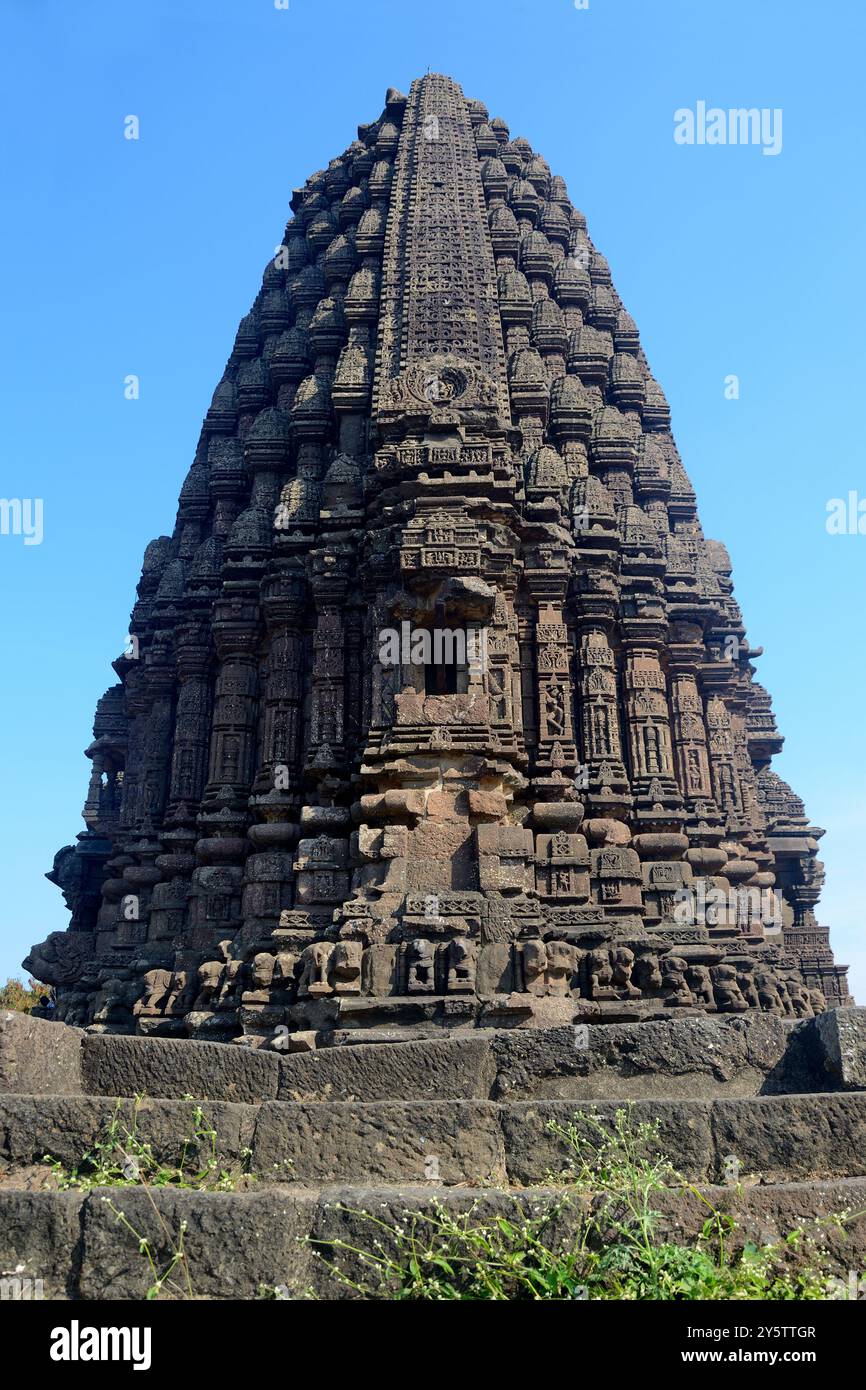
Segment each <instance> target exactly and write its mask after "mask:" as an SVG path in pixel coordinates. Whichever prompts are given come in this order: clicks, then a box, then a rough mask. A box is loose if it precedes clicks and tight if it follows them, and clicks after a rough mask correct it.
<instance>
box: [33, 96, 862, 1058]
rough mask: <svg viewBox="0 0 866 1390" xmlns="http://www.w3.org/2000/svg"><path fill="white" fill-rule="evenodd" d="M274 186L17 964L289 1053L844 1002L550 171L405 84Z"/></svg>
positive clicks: (798, 828) (703, 592)
mask: <svg viewBox="0 0 866 1390" xmlns="http://www.w3.org/2000/svg"><path fill="white" fill-rule="evenodd" d="M291 206H292V210H293V213H294V217H293V219H292V220H291V221H290V222H289V225H288V227H287V228H286V232H285V237H284V240H283V244H282V246H281V248H280V250H279V252H278V254H277V256H276V257H275V258H274V260H273V261H272V262H271V263H270V264H269V265H268V267H267V269H266V271H265V274H264V279H263V284H262V289H261V292H260V294H259V295H258V297H257V299H256V302H255V304H254V305H253V308H252V310H251V312H250V313H249V315H247V317H246V318H245V319H244V320H243V322H242V323H241V325H240V328H239V330H238V334H237V337H236V339H235V344H234V348H233V350H232V354H231V357H230V359H229V362H228V365H227V368H226V372H225V375H224V377H223V380H222V381H221V382H220V383H219V385H218V386H217V389H216V391H215V393H214V397H213V401H212V403H211V405H210V408H209V409H208V411H207V414H206V416H205V421H204V426H203V430H202V435H201V441H200V444H199V447H198V449H197V451H196V455H195V459H194V461H193V463H192V467H191V469H190V472H189V474H188V476H187V479H186V481H185V482H184V484H183V487H182V489H181V493H180V504H179V509H178V514H177V522H176V525H175V528H174V531H173V533H172V535H171V536H170V537H160V538H159V539H158V540H156V541H153V542H152V543H151V544H150V545H149V546H148V548H147V551H146V554H145V560H144V567H143V571H142V577H141V581H140V584H139V586H138V597H137V601H136V604H135V607H134V609H133V614H132V621H131V626H130V632H131V640H130V644H129V647H128V649H127V651H126V652H125V653H124V655H123V656H121V657H120V658H119V659H118V660H117V661H116V662H115V663H114V667H115V670H116V671H117V674H118V677H119V681H120V683H119V684H118V685H115V686H113V687H112V688H111V689H110V690H109V691H108V692H107V694H106V695H105V696H104V697H103V698H102V700H101V701H100V702H99V706H98V709H97V714H96V722H95V725H94V738H93V742H92V743H91V744H90V746H89V748H88V750H87V754H88V757H90V758H91V760H92V764H93V772H92V776H91V779H90V786H89V790H88V795H87V802H86V806H85V821H86V825H87V829H86V830H85V831H84V832H83V833H82V834H81V835H80V836H79V837H78V841H77V843H76V845H75V846H74V847H66V848H65V849H63V850H61V851H60V853H59V854H58V856H57V858H56V860H55V864H54V869H53V871H52V873H51V874H50V875H49V877H50V878H51V879H52V881H54V882H56V883H57V884H58V885H59V886H60V887H61V889H62V890H63V893H64V895H65V898H66V901H67V904H68V906H69V908H70V909H71V912H72V922H71V926H70V929H69V931H68V932H67V933H53V934H52V935H51V936H50V937H49V938H48V940H47V941H46V942H44V943H43V944H42V945H41V946H38V947H35V948H34V950H33V951H32V952H31V954H30V956H29V957H28V959H27V961H26V962H25V965H26V967H27V969H29V970H30V971H31V972H32V973H33V974H34V975H35V976H37V977H38V978H39V979H40V980H43V981H45V982H46V983H49V984H52V985H54V987H55V992H56V1016H57V1017H58V1018H60V1019H65V1020H66V1021H67V1022H68V1023H73V1024H77V1025H80V1026H85V1027H88V1028H89V1029H90V1030H91V1031H95V1032H109V1033H111V1032H115V1033H130V1032H138V1033H144V1034H157V1035H173V1036H180V1037H190V1038H209V1039H217V1040H224V1041H230V1040H235V1041H238V1042H243V1043H247V1044H249V1045H253V1046H265V1047H274V1046H281V1045H285V1042H286V1040H288V1045H289V1047H292V1048H295V1049H300V1048H306V1047H310V1046H323V1045H327V1044H329V1043H337V1042H347V1041H352V1040H357V1041H360V1040H371V1039H405V1038H408V1037H412V1036H440V1035H441V1034H442V1033H443V1032H457V1031H461V1030H467V1029H473V1028H478V1027H497V1028H504V1027H539V1026H550V1025H556V1024H559V1023H584V1022H586V1023H590V1024H595V1023H604V1022H606V1021H626V1022H627V1021H640V1020H644V1019H659V1018H669V1017H672V1016H676V1017H683V1016H688V1015H690V1014H696V1015H701V1014H712V1013H739V1012H745V1011H748V1010H752V1011H755V1010H764V1011H770V1012H775V1013H779V1014H784V1015H787V1016H790V1017H803V1016H805V1015H809V1014H812V1013H814V1012H816V1011H820V1010H822V1009H823V1008H824V1007H825V1006H826V1005H827V1004H831V1005H840V1004H846V1003H850V1002H851V1001H850V997H849V995H848V993H847V987H846V983H845V969H844V967H841V966H837V965H835V964H834V960H833V955H832V953H831V951H830V947H829V943H828V936H827V930H826V928H824V927H822V926H820V925H818V923H817V921H816V918H815V908H816V904H817V901H818V896H819V891H820V886H821V881H822V866H821V865H820V863H819V862H818V860H817V858H816V852H817V848H818V838H819V837H820V835H821V834H822V832H821V831H820V830H818V829H816V828H815V827H813V826H811V825H810V824H809V822H808V819H807V817H806V815H805V812H804V810H803V806H802V803H801V802H800V801H799V800H798V798H797V797H796V796H794V794H793V793H792V792H791V790H790V789H789V788H788V787H787V785H786V784H785V783H784V782H782V781H781V780H780V779H779V778H778V777H777V776H776V774H775V773H773V772H772V771H771V769H770V763H771V759H772V757H773V755H774V754H775V753H776V752H777V751H778V750H779V748H780V746H781V742H782V741H781V738H780V737H779V735H778V733H777V731H776V727H775V723H774V720H773V715H772V712H771V708H770V701H769V697H768V695H767V693H766V691H764V690H763V688H762V687H761V686H760V685H758V684H756V683H755V682H754V680H753V674H754V665H753V663H754V661H755V659H756V658H757V657H758V656H759V655H760V653H759V652H758V651H756V650H754V649H752V648H750V646H749V644H748V642H747V640H746V636H745V629H744V626H743V621H742V617H741V615H740V611H739V608H738V606H737V604H736V602H735V600H734V598H733V594H732V586H731V577H730V568H731V567H730V561H729V559H728V556H727V553H726V551H725V549H724V547H723V546H722V545H720V544H719V543H717V542H714V541H708V540H707V539H705V537H704V535H703V532H702V530H701V527H700V523H699V521H698V517H697V511H696V503H695V494H694V491H693V489H692V486H691V484H690V482H689V480H688V478H687V476H686V473H685V470H684V468H683V465H682V462H681V460H680V457H679V454H678V452H677V448H676V444H675V443H674V440H673V437H672V435H671V430H670V415H669V411H668V407H667V403H666V401H665V398H664V395H663V394H662V391H661V389H660V387H659V385H658V384H657V382H656V381H655V380H654V379H653V377H652V375H651V373H650V370H649V366H648V364H647V361H646V358H645V356H644V354H643V351H642V349H641V346H640V342H639V338H638V333H637V329H636V327H635V324H634V322H633V320H632V319H631V317H630V316H629V315H628V313H627V312H626V311H625V309H624V307H623V305H622V303H621V302H620V300H619V297H618V295H617V293H616V290H615V289H614V287H613V284H612V281H611V274H610V269H609V267H608V264H607V262H606V261H605V259H604V257H603V256H601V255H600V253H599V252H598V251H597V250H596V248H595V247H594V245H593V243H592V242H591V240H590V238H589V236H588V233H587V230H586V223H585V220H584V218H583V216H582V214H581V213H579V212H578V211H577V210H576V209H575V208H574V207H573V206H572V204H571V203H570V202H569V200H568V197H567V195H566V191H565V186H564V184H563V182H562V179H561V178H559V177H554V176H552V175H551V173H550V170H549V168H548V166H547V165H546V163H545V162H544V160H543V159H541V158H540V156H538V155H536V154H534V153H533V151H532V150H531V149H530V147H529V145H528V143H527V142H526V141H525V140H522V139H515V140H511V139H510V138H509V131H508V129H507V127H506V126H505V124H504V123H503V122H502V121H501V120H499V119H497V120H492V121H491V120H489V119H488V113H487V111H486V110H485V108H484V107H483V105H482V104H481V103H480V102H477V101H468V100H467V99H466V98H464V96H463V94H462V92H461V90H460V88H459V87H458V86H457V84H456V83H455V82H453V81H451V80H450V79H449V78H447V77H443V76H439V75H436V74H430V75H428V76H427V77H424V78H422V79H420V80H419V81H417V82H415V83H413V85H412V88H411V91H410V93H409V96H408V97H404V96H402V95H400V94H399V93H398V92H396V91H394V90H391V91H389V92H388V94H387V98H386V105H385V110H384V112H383V113H382V115H381V117H380V118H379V120H378V121H376V122H374V123H372V124H370V125H365V126H362V127H360V129H359V135H358V139H357V140H356V141H354V143H353V144H352V145H351V146H350V147H349V148H348V149H347V150H346V152H345V153H344V154H343V155H341V156H340V157H339V158H337V159H335V160H333V161H332V162H331V164H330V165H329V166H328V168H327V169H326V170H325V171H323V172H320V173H317V174H315V175H313V177H312V178H311V179H309V180H308V182H307V184H306V185H305V187H304V188H303V189H299V190H297V191H296V192H295V193H294V195H293V197H292V202H291Z"/></svg>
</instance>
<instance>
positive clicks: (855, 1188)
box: [0, 1009, 866, 1299]
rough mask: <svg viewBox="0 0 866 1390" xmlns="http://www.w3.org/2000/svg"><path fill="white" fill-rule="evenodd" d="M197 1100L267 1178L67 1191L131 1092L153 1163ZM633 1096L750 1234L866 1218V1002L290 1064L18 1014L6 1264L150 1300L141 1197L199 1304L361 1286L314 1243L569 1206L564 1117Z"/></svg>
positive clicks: (229, 1159) (833, 1247)
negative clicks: (337, 1273)
mask: <svg viewBox="0 0 866 1390" xmlns="http://www.w3.org/2000/svg"><path fill="white" fill-rule="evenodd" d="M135 1096H143V1097H144V1099H143V1100H142V1101H141V1102H140V1103H138V1104H136V1102H135V1101H134V1100H133V1099H132V1098H133V1097H135ZM189 1097H192V1098H193V1099H194V1100H195V1101H196V1102H198V1103H200V1104H201V1106H202V1109H203V1112H204V1114H205V1116H206V1119H207V1122H208V1124H209V1125H211V1126H212V1127H213V1129H214V1130H215V1131H216V1135H217V1140H216V1144H217V1149H216V1156H217V1159H218V1161H219V1163H220V1164H221V1165H225V1166H226V1167H230V1166H235V1165H236V1166H240V1165H242V1164H243V1165H246V1167H247V1168H248V1169H249V1170H250V1171H251V1172H252V1173H253V1174H255V1175H256V1179H257V1180H256V1182H255V1183H254V1184H253V1185H252V1186H250V1187H249V1188H248V1189H247V1190H235V1191H227V1192H219V1191H206V1192H205V1191H187V1190H178V1189H171V1188H160V1189H152V1190H149V1191H144V1190H143V1189H142V1188H141V1187H129V1188H111V1189H108V1190H106V1191H100V1190H94V1191H91V1192H89V1193H82V1192H80V1191H76V1190H69V1191H61V1190H57V1188H56V1184H55V1183H53V1182H52V1180H51V1178H50V1170H49V1169H47V1167H46V1165H45V1164H44V1162H43V1160H44V1156H45V1155H46V1154H49V1155H51V1156H52V1157H53V1158H55V1159H58V1160H60V1161H61V1163H63V1165H64V1166H65V1167H72V1166H74V1165H75V1164H76V1163H78V1162H79V1161H80V1159H81V1157H82V1155H83V1154H84V1153H85V1152H86V1151H87V1150H88V1149H90V1148H91V1147H92V1146H93V1144H94V1142H95V1141H96V1140H97V1139H98V1137H99V1136H100V1135H101V1134H102V1133H104V1130H105V1127H106V1125H107V1123H108V1122H109V1121H110V1119H111V1117H112V1115H113V1114H114V1113H115V1109H116V1107H117V1104H118V1099H120V1110H121V1114H122V1115H123V1116H124V1117H125V1118H126V1119H127V1120H128V1121H129V1122H131V1120H132V1117H133V1112H134V1110H135V1111H136V1126H137V1134H138V1135H139V1137H140V1138H141V1139H142V1140H144V1141H147V1142H148V1143H149V1144H150V1145H151V1146H152V1149H153V1152H154V1154H155V1155H156V1156H157V1157H158V1158H159V1159H160V1160H161V1161H164V1162H166V1163H171V1162H176V1161H177V1160H178V1159H179V1157H180V1152H181V1148H182V1145H183V1141H184V1138H185V1137H186V1136H188V1134H189V1132H190V1119H191V1113H192V1106H191V1104H190V1100H189ZM627 1102H631V1103H632V1104H633V1111H632V1113H633V1117H634V1119H635V1121H638V1122H639V1121H641V1120H653V1121H657V1122H658V1123H659V1126H660V1134H661V1145H662V1147H663V1148H664V1150H665V1152H666V1153H667V1155H668V1157H669V1158H670V1159H671V1161H672V1162H673V1163H674V1164H675V1166H676V1167H677V1168H678V1169H679V1171H680V1172H681V1173H682V1174H683V1175H684V1176H685V1177H686V1178H687V1179H689V1180H690V1181H691V1182H693V1183H694V1184H695V1185H696V1187H697V1188H699V1189H700V1190H701V1191H703V1192H704V1193H706V1194H707V1195H709V1196H710V1198H711V1200H712V1201H713V1202H714V1203H715V1204H716V1205H717V1206H720V1207H722V1208H724V1209H725V1210H728V1211H730V1212H731V1213H732V1214H733V1215H734V1216H735V1218H736V1220H737V1222H738V1233H737V1234H738V1238H739V1239H756V1238H757V1239H759V1240H766V1239H775V1238H776V1237H778V1236H780V1235H784V1234H786V1233H787V1232H789V1231H790V1230H791V1229H793V1228H794V1227H796V1226H798V1225H802V1224H803V1223H804V1222H810V1221H812V1220H815V1219H820V1218H822V1217H826V1216H828V1215H831V1214H832V1213H835V1212H842V1211H851V1212H860V1211H863V1212H864V1213H866V1010H862V1009H842V1010H834V1011H831V1012H829V1013H826V1014H824V1015H821V1016H820V1017H818V1018H816V1019H807V1020H803V1021H801V1022H792V1021H789V1020H783V1019H779V1018H776V1017H774V1016H770V1015H754V1016H752V1015H740V1016H736V1015H731V1016H727V1017H725V1016H719V1017H715V1018H709V1017H708V1018H706V1019H689V1020H683V1021H676V1020H671V1021H670V1022H661V1023H646V1024H619V1025H609V1026H604V1027H596V1028H586V1027H584V1028H573V1027H565V1028H558V1029H554V1030H539V1031H532V1030H527V1031H522V1030H514V1031H505V1032H494V1031H491V1032H489V1033H486V1032H484V1033H482V1032H478V1031H476V1032H472V1033H467V1034H464V1035H458V1036H452V1037H450V1038H444V1039H442V1040H441V1041H419V1042H409V1043H396V1044H381V1045H377V1044H361V1045H358V1046H353V1047H333V1048H328V1049H323V1050H320V1051H313V1052H305V1053H294V1054H290V1055H286V1056H282V1055H279V1054H277V1053H273V1052H261V1051H255V1050H251V1049H247V1048H243V1047H235V1046H231V1045H226V1044H219V1043H190V1042H189V1041H183V1042H179V1041H173V1040H168V1039H166V1040H161V1039H156V1038H140V1037H126V1036H113V1035H98V1034H93V1035H92V1034H86V1033H80V1032H78V1031H77V1030H74V1029H70V1028H65V1027H63V1026H61V1025H57V1024H50V1023H45V1022H42V1021H40V1020H35V1019H30V1018H28V1017H27V1016H25V1015H19V1014H5V1015H3V1014H0V1271H10V1270H16V1269H19V1270H21V1269H23V1271H24V1272H26V1276H27V1277H31V1278H33V1279H41V1280H42V1281H43V1287H44V1291H45V1296H46V1297H52V1298H85V1299H86V1298H96V1297H111V1298H140V1297H143V1296H144V1293H145V1292H146V1289H147V1287H148V1285H149V1283H150V1282H151V1279H150V1274H149V1270H148V1267H147V1263H146V1261H145V1260H144V1259H143V1258H142V1256H141V1254H140V1253H139V1250H138V1245H137V1241H136V1240H135V1238H134V1237H133V1235H132V1234H131V1233H130V1231H129V1229H128V1228H127V1227H125V1226H124V1225H123V1224H122V1223H121V1222H120V1220H119V1219H118V1216H117V1213H116V1209H120V1210H122V1211H123V1213H124V1214H125V1216H126V1217H127V1219H128V1221H129V1224H130V1225H131V1226H132V1227H133V1228H134V1229H135V1231H138V1232H140V1233H141V1234H143V1235H146V1236H147V1237H148V1239H149V1240H150V1241H151V1242H152V1243H153V1248H154V1249H155V1250H157V1251H159V1252H160V1253H161V1255H162V1256H164V1258H165V1260H166V1261H167V1260H168V1259H169V1258H170V1256H171V1252H172V1248H173V1246H172V1241H173V1239H174V1236H175V1234H176V1233H177V1232H178V1231H179V1230H180V1226H181V1223H182V1222H185V1223H186V1226H185V1232H184V1248H185V1250H186V1253H187V1259H188V1266H189V1269H190V1274H191V1281H192V1287H193V1289H194V1292H195V1294H196V1296H198V1297H207V1298H248V1299H252V1298H256V1297H259V1296H261V1290H262V1288H263V1287H273V1286H286V1287H288V1288H289V1289H291V1290H293V1291H295V1292H297V1291H300V1290H303V1289H305V1288H313V1289H316V1290H317V1291H318V1292H319V1293H320V1294H321V1295H322V1296H326V1297H341V1296H346V1294H347V1292H348V1291H347V1290H346V1289H345V1288H342V1287H341V1286H339V1285H336V1284H335V1283H334V1282H333V1280H332V1279H331V1277H330V1276H328V1274H327V1272H326V1271H325V1270H324V1269H323V1268H322V1264H321V1261H319V1260H317V1259H315V1258H314V1255H313V1249H314V1248H316V1246H315V1242H327V1241H329V1240H333V1239H335V1238H337V1237H338V1236H339V1237H340V1238H342V1239H345V1240H347V1241H349V1242H350V1243H357V1244H360V1245H362V1246H363V1245H366V1246H369V1244H370V1240H371V1236H370V1232H369V1229H368V1228H367V1229H365V1227H366V1223H365V1222H364V1221H363V1218H361V1217H360V1216H358V1215H355V1214H353V1213H357V1212H360V1211H372V1212H375V1214H376V1215H377V1216H379V1217H382V1216H385V1215H387V1214H388V1213H390V1214H392V1215H393V1217H394V1219H395V1220H399V1219H400V1217H401V1215H402V1213H404V1212H405V1211H406V1210H407V1209H415V1208H417V1209H422V1210H423V1209H424V1208H429V1207H430V1205H431V1203H432V1202H434V1201H438V1202H440V1203H442V1204H444V1205H447V1206H448V1207H449V1208H451V1209H454V1210H455V1211H463V1210H466V1209H467V1208H468V1207H471V1206H473V1204H477V1207H478V1209H479V1210H482V1211H505V1210H508V1211H513V1210H514V1208H515V1207H517V1208H520V1209H523V1210H526V1209H527V1208H528V1209H532V1210H541V1209H544V1208H548V1207H552V1206H557V1205H559V1202H560V1198H561V1188H557V1187H556V1186H555V1184H554V1183H553V1182H552V1180H551V1175H552V1174H556V1173H558V1172H560V1171H561V1170H562V1169H563V1167H564V1166H565V1165H566V1163H567V1159H568V1150H567V1147H566V1145H565V1144H564V1143H563V1141H562V1140H561V1139H560V1138H559V1137H558V1135H557V1134H556V1133H555V1132H553V1131H552V1130H551V1128H550V1121H556V1122H558V1124H559V1125H566V1124H568V1123H570V1122H571V1121H572V1119H573V1117H574V1116H575V1113H576V1112H578V1111H581V1110H583V1111H586V1110H587V1109H590V1108H591V1109H592V1110H593V1111H594V1112H595V1113H596V1114H597V1115H598V1116H599V1117H602V1118H607V1119H609V1120H612V1119H613V1117H614V1115H615V1113H616V1111H617V1109H619V1108H621V1107H622V1106H623V1105H624V1104H625V1103H627ZM732 1173H735V1174H736V1176H737V1178H738V1182H737V1183H735V1184H734V1183H731V1181H730V1178H731V1175H732ZM106 1198H109V1199H110V1202H111V1203H112V1204H113V1206H112V1205H110V1204H109V1202H108V1201H106ZM661 1205H662V1210H663V1216H664V1222H665V1226H666V1228H667V1229H669V1230H670V1231H671V1232H672V1233H674V1234H685V1233H689V1232H693V1231H695V1230H697V1229H699V1228H700V1227H701V1226H702V1225H703V1222H704V1220H705V1219H706V1215H707V1209H706V1206H705V1205H704V1204H703V1203H702V1202H701V1201H700V1199H699V1197H698V1196H697V1193H693V1194H690V1193H686V1194H683V1193H682V1192H671V1193H670V1194H666V1196H665V1198H664V1199H663V1201H662V1203H661ZM346 1207H348V1208H350V1209H351V1210H349V1211H346V1210H344V1209H343V1208H346ZM578 1219H579V1206H578V1205H572V1206H571V1207H570V1208H565V1209H563V1210H562V1211H560V1212H559V1214H558V1215H557V1218H556V1221H557V1225H558V1226H560V1227H561V1228H562V1230H563V1232H564V1233H567V1231H568V1229H569V1228H570V1226H573V1224H574V1223H575V1222H576V1221H577V1220H578ZM822 1241H823V1243H824V1244H825V1245H826V1246H827V1247H828V1248H829V1250H830V1252H831V1255H832V1258H833V1260H834V1262H835V1263H836V1264H837V1265H838V1268H839V1270H840V1272H846V1273H847V1271H848V1270H850V1269H858V1270H859V1269H860V1268H861V1267H862V1265H863V1263H864V1260H866V1214H864V1216H863V1217H861V1218H855V1219H854V1220H852V1221H850V1222H848V1223H846V1225H845V1227H844V1229H841V1230H836V1229H835V1228H833V1227H832V1226H830V1227H828V1228H826V1230H825V1231H823V1233H822Z"/></svg>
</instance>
